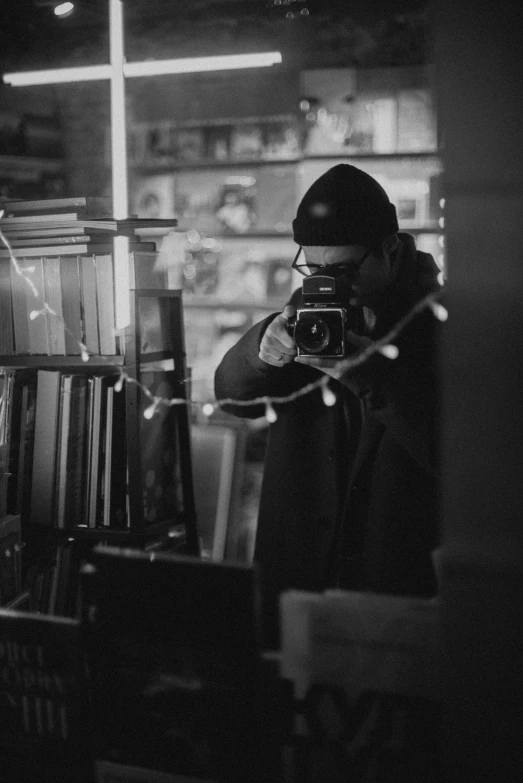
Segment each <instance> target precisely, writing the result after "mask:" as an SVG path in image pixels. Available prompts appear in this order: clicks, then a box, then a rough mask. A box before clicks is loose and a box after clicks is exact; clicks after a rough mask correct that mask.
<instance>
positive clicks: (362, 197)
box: [292, 163, 398, 247]
mask: <svg viewBox="0 0 523 783" xmlns="http://www.w3.org/2000/svg"><path fill="white" fill-rule="evenodd" d="M292 228H293V231H294V241H295V242H296V243H297V244H298V245H305V246H307V245H325V246H326V247H328V246H332V245H366V246H368V247H373V246H375V245H376V244H379V243H380V242H382V241H383V240H384V239H385V237H387V236H389V234H394V233H395V232H396V231H398V219H397V217H396V208H395V207H394V205H393V204H391V203H390V201H389V197H388V196H387V194H386V193H385V191H384V190H383V188H382V187H381V185H380V184H379V183H378V182H376V180H375V179H374V178H373V177H371V176H370V175H369V174H366V173H365V172H364V171H361V169H357V168H356V167H355V166H349V165H348V164H347V163H340V164H339V165H338V166H334V167H333V168H332V169H329V170H328V171H326V172H325V174H323V175H322V176H321V177H319V178H318V179H317V180H316V182H314V183H313V184H312V185H311V186H310V188H309V189H308V191H307V192H306V193H305V195H304V197H303V198H302V200H301V202H300V205H299V207H298V212H297V214H296V219H295V220H293V222H292Z"/></svg>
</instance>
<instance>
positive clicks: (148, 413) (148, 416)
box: [143, 400, 158, 419]
mask: <svg viewBox="0 0 523 783" xmlns="http://www.w3.org/2000/svg"><path fill="white" fill-rule="evenodd" d="M157 407H158V400H155V401H154V402H153V403H152V405H149V407H148V408H146V409H145V410H144V412H143V417H144V419H152V417H153V416H154V414H155V413H156V408H157Z"/></svg>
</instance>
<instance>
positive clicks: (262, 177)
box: [174, 165, 295, 236]
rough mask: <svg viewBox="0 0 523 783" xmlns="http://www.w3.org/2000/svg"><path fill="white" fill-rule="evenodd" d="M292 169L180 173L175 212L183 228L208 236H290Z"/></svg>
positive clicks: (293, 188)
mask: <svg viewBox="0 0 523 783" xmlns="http://www.w3.org/2000/svg"><path fill="white" fill-rule="evenodd" d="M294 208H295V177H294V170H293V167H292V166H289V165H281V166H268V167H266V168H265V167H263V168H262V167H260V168H258V167H256V168H255V167H238V168H234V169H227V170H221V169H204V170H199V171H191V172H179V173H177V174H175V175H174V214H175V215H176V217H177V218H178V221H179V223H178V225H179V227H180V228H181V229H183V230H191V229H194V230H196V231H198V232H200V233H202V234H206V235H208V236H209V235H211V236H212V235H225V236H227V235H241V234H256V233H268V234H271V233H279V234H286V233H290V230H291V224H292V219H293V217H294V214H293V213H294Z"/></svg>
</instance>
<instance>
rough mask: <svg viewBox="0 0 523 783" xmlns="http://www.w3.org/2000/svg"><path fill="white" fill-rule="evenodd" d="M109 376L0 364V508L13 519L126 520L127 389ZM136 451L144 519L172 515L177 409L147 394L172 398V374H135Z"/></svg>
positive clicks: (58, 522) (177, 477) (63, 525)
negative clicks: (0, 470) (0, 474)
mask: <svg viewBox="0 0 523 783" xmlns="http://www.w3.org/2000/svg"><path fill="white" fill-rule="evenodd" d="M118 379H119V376H118V375H109V374H106V375H101V374H99V375H88V374H86V373H81V372H78V373H67V372H62V371H59V370H37V371H35V370H32V369H4V370H0V400H1V402H2V407H1V412H2V418H1V422H2V428H3V433H4V439H3V447H2V452H1V454H2V463H3V465H4V479H3V480H2V481H1V482H0V490H1V493H0V515H3V514H5V513H20V515H21V518H22V525H23V526H26V527H27V526H29V527H30V528H31V530H34V529H36V528H37V527H39V526H45V527H49V528H58V529H68V530H71V531H72V530H79V529H82V528H91V529H93V528H98V529H100V530H108V529H112V530H125V529H128V528H129V527H131V512H130V503H129V481H130V480H131V478H130V477H129V469H128V452H127V441H128V427H129V422H128V421H127V419H126V403H127V400H126V393H125V391H121V392H119V391H116V390H115V388H116V387H115V384H116V381H117V380H118ZM140 380H141V382H142V384H143V387H144V388H146V389H147V390H148V392H149V394H151V395H152V397H151V398H149V396H148V394H146V393H145V392H142V391H140V394H139V411H138V425H137V429H136V431H135V435H136V444H135V446H136V449H137V452H138V453H139V455H140V473H139V475H137V476H133V477H132V481H133V482H135V481H137V482H141V486H142V492H141V499H140V507H139V508H136V509H135V510H134V512H133V514H134V515H135V518H138V517H140V519H142V520H144V522H145V524H152V523H156V522H163V521H165V520H173V521H176V520H177V518H178V516H179V509H180V508H181V506H182V488H181V487H182V479H181V465H180V457H179V445H178V440H177V429H176V412H175V409H174V408H173V407H169V406H168V405H159V406H157V408H156V409H155V414H154V415H153V416H150V417H146V416H144V415H143V413H144V411H145V410H146V408H147V407H150V404H151V399H152V398H154V397H160V398H163V399H170V398H171V397H172V396H173V391H172V390H173V380H172V373H171V372H167V371H164V370H150V371H147V372H142V373H141V376H140Z"/></svg>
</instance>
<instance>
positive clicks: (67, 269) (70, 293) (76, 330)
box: [60, 257, 83, 355]
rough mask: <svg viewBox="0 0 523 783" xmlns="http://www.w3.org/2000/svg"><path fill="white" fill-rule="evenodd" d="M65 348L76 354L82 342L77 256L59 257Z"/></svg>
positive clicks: (68, 352)
mask: <svg viewBox="0 0 523 783" xmlns="http://www.w3.org/2000/svg"><path fill="white" fill-rule="evenodd" d="M60 274H61V279H62V312H63V318H64V324H65V326H64V337H65V350H66V353H67V354H73V355H78V354H79V353H80V352H81V351H80V343H81V342H82V337H83V335H82V313H81V294H80V271H79V264H78V257H73V258H60Z"/></svg>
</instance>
